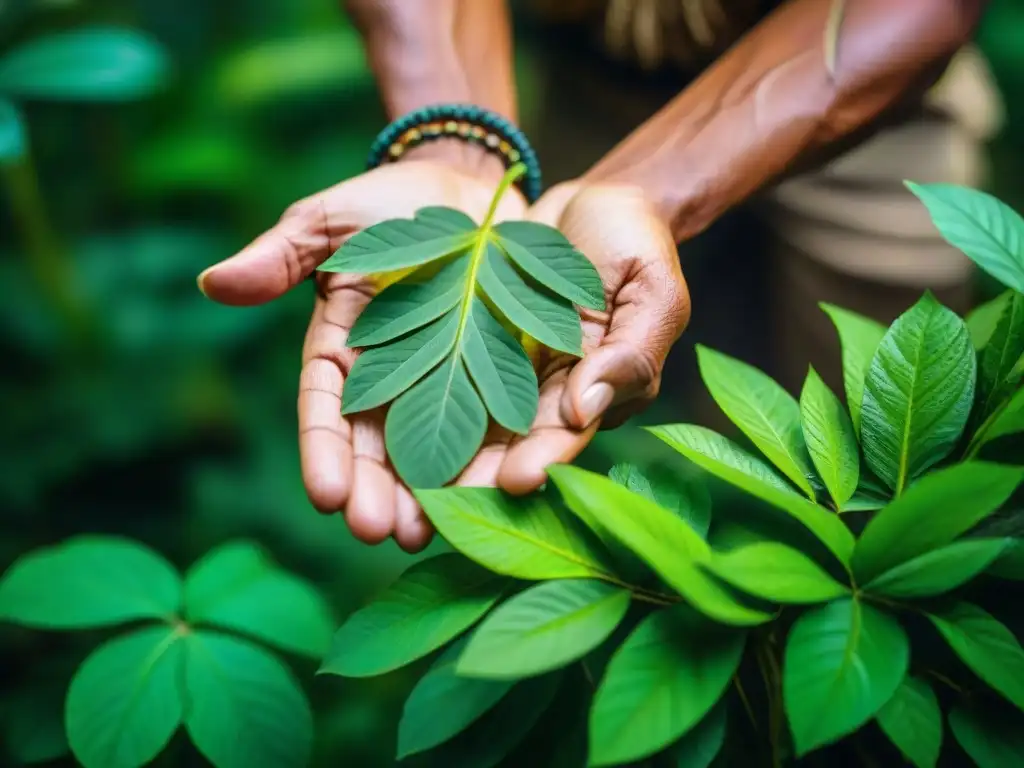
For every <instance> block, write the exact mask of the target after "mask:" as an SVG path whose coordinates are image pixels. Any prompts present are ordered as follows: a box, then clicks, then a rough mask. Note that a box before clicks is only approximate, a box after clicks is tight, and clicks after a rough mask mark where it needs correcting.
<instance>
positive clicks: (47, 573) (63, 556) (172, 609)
mask: <svg viewBox="0 0 1024 768" xmlns="http://www.w3.org/2000/svg"><path fill="white" fill-rule="evenodd" d="M180 607H181V578H180V577H179V576H178V573H177V571H175V570H174V567H173V566H172V565H171V564H170V563H168V562H167V561H166V560H164V559H163V558H162V557H161V556H160V555H158V554H157V553H156V552H153V551H152V550H151V549H149V548H148V547H145V546H143V545H142V544H139V543H136V542H134V541H131V540H129V539H122V538H119V537H113V536H76V537H74V538H71V539H67V540H66V541H64V542H62V543H60V544H56V545H54V546H51V547H43V548H41V549H37V550H34V551H32V552H29V553H28V554H27V555H24V556H23V557H21V558H19V559H18V560H16V561H15V562H14V564H13V565H12V566H11V567H10V568H9V569H8V570H7V572H6V573H5V574H4V575H3V578H2V579H0V621H10V622H14V623H17V624H23V625H25V626H29V627H36V628H40V629H86V628H89V627H104V626H110V625H113V624H122V623H124V622H127V621H135V620H138V619H161V620H165V621H171V620H173V619H174V616H175V614H176V613H177V612H178V610H179V608H180Z"/></svg>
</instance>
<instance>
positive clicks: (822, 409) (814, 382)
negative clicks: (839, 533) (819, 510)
mask: <svg viewBox="0 0 1024 768" xmlns="http://www.w3.org/2000/svg"><path fill="white" fill-rule="evenodd" d="M800 420H801V424H802V427H803V434H804V439H805V440H806V441H807V450H808V452H809V453H810V455H811V461H812V462H814V467H815V469H817V470H818V476H819V477H821V479H822V482H824V483H825V487H826V488H828V492H829V495H830V496H831V497H832V500H833V501H834V502H835V503H836V508H837V509H842V507H843V505H844V504H846V503H847V502H848V501H849V500H850V497H852V496H853V493H854V491H856V490H857V482H858V481H859V480H860V446H859V445H857V436H856V435H855V434H854V432H853V424H852V423H851V422H850V417H849V416H848V415H847V413H846V409H845V408H843V404H842V403H841V402H839V398H838V397H836V396H835V395H834V394H832V390H830V389H829V388H828V385H827V384H825V382H824V381H822V380H821V377H820V376H819V375H818V374H817V372H816V371H815V370H814V369H813V368H812V369H811V370H810V372H809V373H808V374H807V379H806V380H805V381H804V388H803V392H801V394H800Z"/></svg>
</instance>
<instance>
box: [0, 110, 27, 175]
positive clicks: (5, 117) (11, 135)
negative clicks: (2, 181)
mask: <svg viewBox="0 0 1024 768" xmlns="http://www.w3.org/2000/svg"><path fill="white" fill-rule="evenodd" d="M27 144H28V139H27V137H26V136H25V123H24V120H23V119H22V117H21V112H19V111H18V108H17V107H16V106H15V105H14V102H12V101H10V100H9V99H5V98H2V97H0V167H2V166H4V165H9V164H13V163H15V162H17V161H18V160H20V159H21V158H22V156H23V155H24V154H25V147H26V146H27Z"/></svg>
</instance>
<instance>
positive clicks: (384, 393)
mask: <svg viewBox="0 0 1024 768" xmlns="http://www.w3.org/2000/svg"><path fill="white" fill-rule="evenodd" d="M458 334H459V313H458V312H455V311H451V312H449V313H448V314H446V315H445V316H444V317H442V318H441V319H439V320H435V321H434V322H432V323H431V324H430V325H428V326H427V327H425V328H422V329H420V330H419V331H417V332H416V333H414V334H412V335H410V336H407V337H405V338H404V339H400V340H399V341H398V342H396V343H394V344H388V345H387V346H383V347H374V348H372V349H367V350H365V351H363V352H362V353H361V354H360V355H359V357H357V358H356V362H355V364H354V365H353V366H352V370H351V371H350V372H349V375H348V378H347V379H346V380H345V390H344V395H343V400H342V406H341V412H342V413H343V414H347V413H358V412H359V411H368V410H370V409H371V408H376V407H378V406H380V405H383V404H384V403H387V402H390V401H391V400H394V399H395V398H396V397H398V396H399V395H401V394H402V393H403V392H405V391H406V390H407V389H409V387H411V386H412V385H413V384H415V383H416V382H418V381H420V380H421V379H422V378H423V377H424V376H425V375H426V374H427V372H428V371H430V370H431V369H432V368H434V367H435V366H436V365H437V364H438V363H440V362H441V361H442V360H444V359H445V358H446V357H448V355H449V353H450V352H451V351H452V347H454V346H455V343H456V339H457V338H458ZM439 370H440V369H439Z"/></svg>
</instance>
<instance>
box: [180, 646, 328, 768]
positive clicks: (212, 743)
mask: <svg viewBox="0 0 1024 768" xmlns="http://www.w3.org/2000/svg"><path fill="white" fill-rule="evenodd" d="M185 642H186V651H187V654H188V658H187V663H186V664H185V673H184V675H185V685H186V688H187V691H188V694H187V695H188V704H189V706H188V710H187V712H186V714H185V728H186V729H187V730H188V735H189V736H190V737H191V738H192V743H193V744H195V745H196V748H197V749H198V750H199V751H200V752H201V753H202V755H203V756H204V757H205V758H206V759H207V760H209V761H210V762H211V763H213V764H214V765H215V766H217V768H305V766H306V765H307V764H308V763H309V756H310V750H311V747H312V743H313V713H312V712H311V711H310V708H309V702H308V701H307V700H306V695H305V694H304V693H303V691H302V688H301V687H300V685H299V683H298V681H297V680H296V679H295V676H294V675H292V673H291V671H289V669H288V668H287V667H286V666H285V665H284V664H282V663H281V662H280V661H278V659H277V658H276V657H275V656H274V655H273V654H271V653H269V652H267V651H265V650H263V649H262V648H260V647H259V646H257V645H253V644H252V643H250V642H248V641H246V640H242V639H241V638H237V637H232V636H229V635H222V634H220V633H217V632H208V631H199V632H194V633H192V634H190V635H188V637H187V639H186V641H185Z"/></svg>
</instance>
